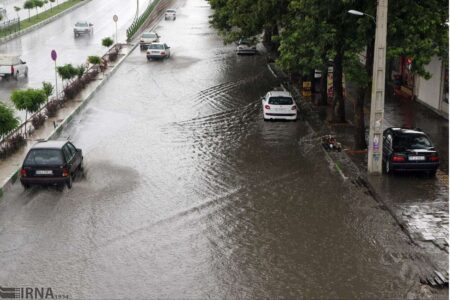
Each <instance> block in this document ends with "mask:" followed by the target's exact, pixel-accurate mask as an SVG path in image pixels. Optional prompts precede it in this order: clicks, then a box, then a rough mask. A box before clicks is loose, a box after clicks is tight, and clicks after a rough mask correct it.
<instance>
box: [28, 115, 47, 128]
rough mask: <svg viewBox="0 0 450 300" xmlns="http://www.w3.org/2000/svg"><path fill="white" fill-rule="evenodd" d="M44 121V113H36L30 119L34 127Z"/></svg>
mask: <svg viewBox="0 0 450 300" xmlns="http://www.w3.org/2000/svg"><path fill="white" fill-rule="evenodd" d="M44 123H45V115H44V114H37V115H35V116H34V117H33V118H32V119H31V124H33V127H34V128H35V129H38V128H39V127H41V126H42V125H43V124H44Z"/></svg>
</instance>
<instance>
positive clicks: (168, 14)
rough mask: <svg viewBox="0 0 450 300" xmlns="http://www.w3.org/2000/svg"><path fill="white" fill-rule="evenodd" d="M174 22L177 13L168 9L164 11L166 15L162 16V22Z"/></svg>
mask: <svg viewBox="0 0 450 300" xmlns="http://www.w3.org/2000/svg"><path fill="white" fill-rule="evenodd" d="M170 19H172V20H174V21H175V20H176V19H177V11H176V10H175V9H173V8H169V9H168V10H166V13H165V14H164V20H170Z"/></svg>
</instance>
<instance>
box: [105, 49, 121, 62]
mask: <svg viewBox="0 0 450 300" xmlns="http://www.w3.org/2000/svg"><path fill="white" fill-rule="evenodd" d="M118 56H119V53H118V52H117V51H113V52H111V53H110V54H109V55H108V57H109V60H110V61H116V60H117V57H118Z"/></svg>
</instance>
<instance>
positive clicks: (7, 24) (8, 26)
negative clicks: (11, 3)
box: [0, 18, 20, 36]
mask: <svg viewBox="0 0 450 300" xmlns="http://www.w3.org/2000/svg"><path fill="white" fill-rule="evenodd" d="M17 31H20V18H14V19H9V20H7V21H4V22H0V36H3V35H7V34H11V33H14V32H17Z"/></svg>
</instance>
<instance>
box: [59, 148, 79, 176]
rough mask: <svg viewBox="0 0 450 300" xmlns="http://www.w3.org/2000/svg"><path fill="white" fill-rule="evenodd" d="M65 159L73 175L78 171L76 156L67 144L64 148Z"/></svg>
mask: <svg viewBox="0 0 450 300" xmlns="http://www.w3.org/2000/svg"><path fill="white" fill-rule="evenodd" d="M62 151H63V155H64V158H65V159H66V163H67V166H68V167H69V171H70V174H73V173H74V172H75V169H76V165H75V164H74V159H75V155H74V153H72V151H70V149H69V146H68V145H67V144H65V145H64V146H63V148H62Z"/></svg>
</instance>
